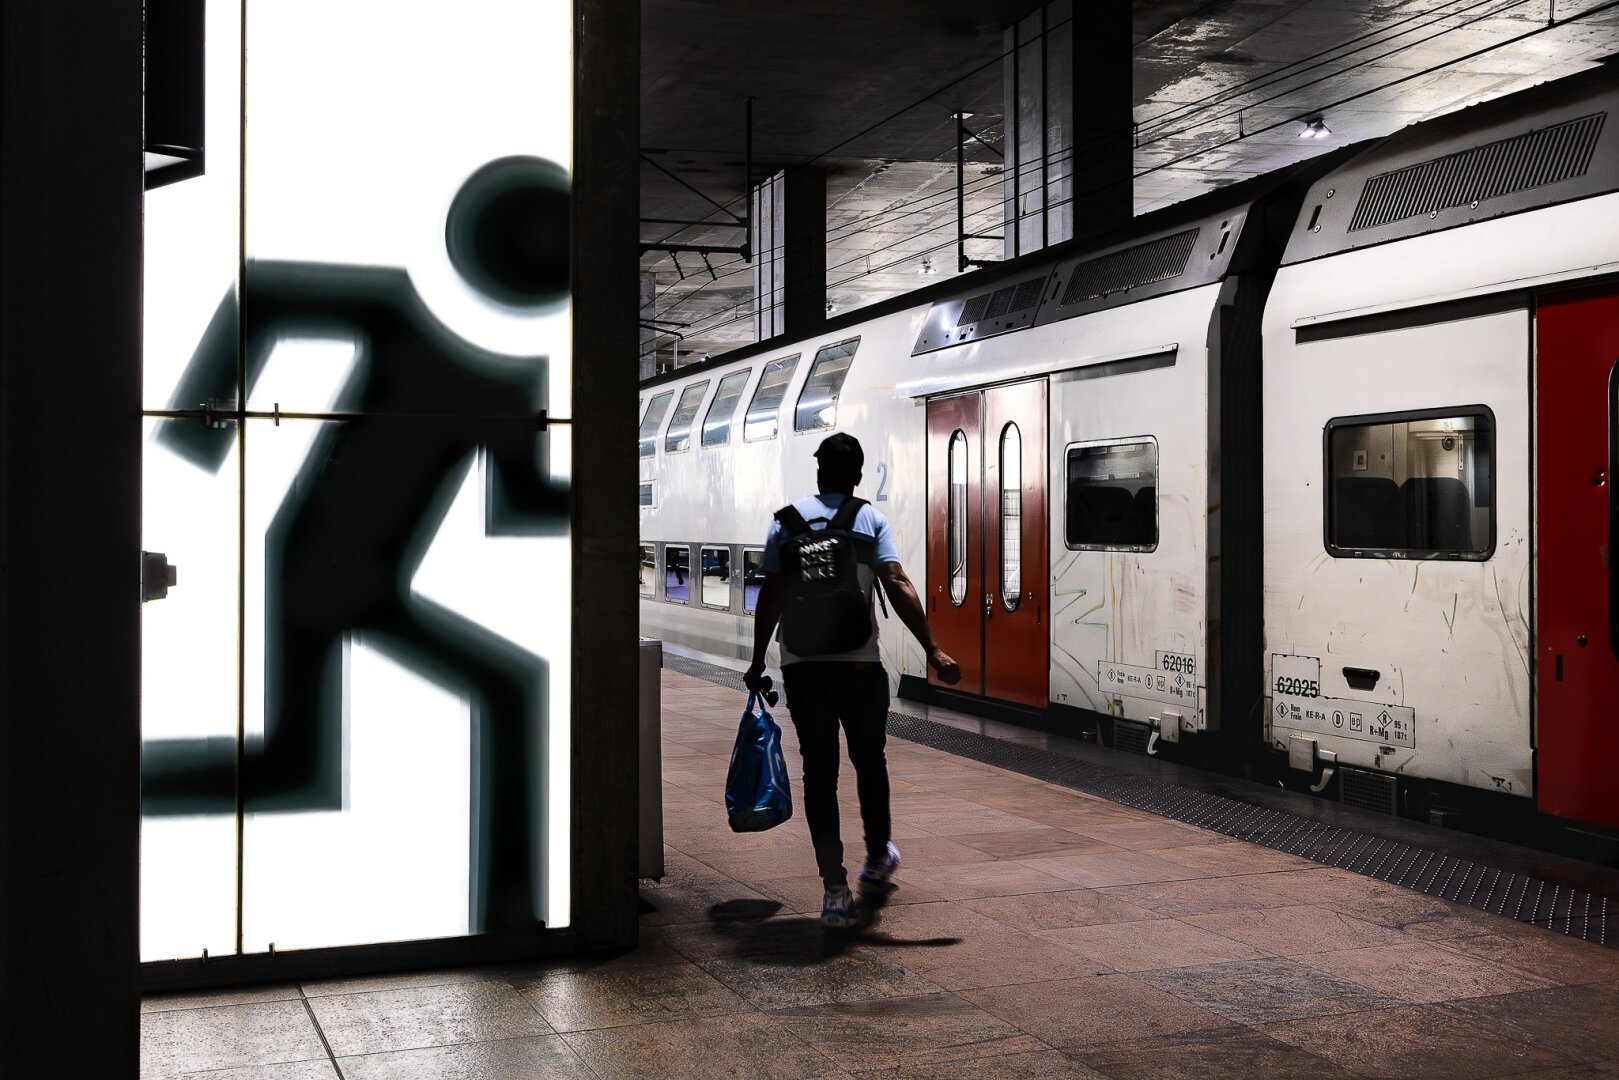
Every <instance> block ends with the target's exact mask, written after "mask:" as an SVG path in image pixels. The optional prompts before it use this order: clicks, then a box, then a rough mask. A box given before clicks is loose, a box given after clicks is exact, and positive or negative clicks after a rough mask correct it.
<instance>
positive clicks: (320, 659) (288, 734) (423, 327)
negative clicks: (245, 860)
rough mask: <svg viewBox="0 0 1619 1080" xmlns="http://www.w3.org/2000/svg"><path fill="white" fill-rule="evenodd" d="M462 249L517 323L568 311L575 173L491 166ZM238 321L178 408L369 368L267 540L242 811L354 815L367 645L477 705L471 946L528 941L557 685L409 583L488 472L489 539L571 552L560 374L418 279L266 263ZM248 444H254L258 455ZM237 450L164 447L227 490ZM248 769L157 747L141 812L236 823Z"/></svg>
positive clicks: (251, 283)
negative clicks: (350, 655)
mask: <svg viewBox="0 0 1619 1080" xmlns="http://www.w3.org/2000/svg"><path fill="white" fill-rule="evenodd" d="M447 240H448V244H449V248H450V253H451V258H452V261H453V262H454V263H455V265H456V267H457V268H458V270H459V271H460V272H461V273H462V275H463V276H464V277H466V278H467V279H468V280H469V281H470V282H472V283H473V284H474V285H476V286H478V287H479V288H480V289H481V290H482V291H483V292H485V293H486V294H489V295H492V296H493V297H495V298H496V299H498V300H500V301H502V302H505V303H508V304H527V305H531V306H537V305H548V304H555V303H558V302H562V301H564V300H565V298H566V292H567V275H568V244H567V240H568V194H567V177H566V174H565V173H564V172H563V170H561V169H560V168H558V167H557V166H555V165H552V164H550V163H548V162H543V161H540V160H538V159H534V158H507V159H503V160H501V161H498V162H494V163H492V164H490V165H487V166H485V167H484V168H483V169H480V170H479V171H478V172H477V173H476V174H474V175H473V177H472V178H471V179H469V180H468V181H467V183H466V185H465V186H464V187H463V188H462V190H461V193H460V194H459V195H458V196H457V198H456V200H455V203H454V204H453V205H452V208H451V212H450V220H449V225H448V228H447ZM240 311H241V316H240V317H241V324H240V327H238V325H237V304H236V300H235V296H234V293H233V294H229V295H227V296H226V297H225V299H224V300H223V301H222V302H221V304H220V306H219V308H218V310H217V312H216V313H215V315H214V317H213V319H212V321H211V322H210V324H209V326H208V328H207V330H206V331H205V332H204V334H203V336H202V339H201V341H200V342H199V344H198V347H197V350H196V353H195V354H194V355H193V357H192V360H191V363H190V365H189V367H188V369H187V371H186V374H185V376H184V377H183V379H182V381H181V385H180V387H179V389H178V390H177V391H176V394H175V407H176V408H193V407H197V406H198V405H200V404H201V403H204V402H219V401H228V402H232V403H234V402H235V400H236V397H237V394H238V392H239V393H240V394H241V395H242V400H244V401H245V400H246V396H247V394H248V392H249V391H250V390H251V388H252V386H253V383H254V381H255V380H256V378H257V376H258V375H259V373H260V372H261V371H262V370H263V368H264V366H265V363H266V361H267V360H268V358H269V355H270V352H271V351H272V350H273V348H274V347H275V345H276V344H277V342H279V341H281V340H284V339H287V338H294V337H340V338H349V339H353V340H354V341H355V342H356V345H357V352H358V355H357V359H356V367H355V370H354V372H353V374H352V375H351V376H350V378H349V379H348V381H347V383H346V385H345V386H344V388H343V390H342V391H341V394H340V397H339V401H338V402H337V404H336V406H335V408H334V409H333V412H335V413H342V414H349V413H352V414H354V415H352V416H348V415H345V416H344V417H343V418H342V419H338V420H329V421H327V422H324V423H323V424H322V430H321V433H320V435H319V436H318V438H317V439H316V441H315V444H314V446H313V448H312V450H311V451H310V454H309V457H308V459H307V460H306V461H305V462H304V464H303V466H302V468H301V469H300V470H299V472H298V475H297V478H296V479H295V481H294V482H293V485H292V488H291V490H290V491H289V493H288V495H287V497H286V500H285V501H284V502H283V504H282V505H281V507H280V508H279V510H278V511H277V513H276V515H275V518H274V520H273V523H272V524H271V527H270V530H269V534H268V536H267V538H266V551H265V565H266V580H265V611H266V614H265V624H266V625H265V643H266V660H265V663H266V671H265V720H264V727H265V731H264V736H263V738H262V740H250V742H249V743H248V744H247V745H246V746H245V747H244V749H243V765H242V773H241V776H240V783H241V786H242V797H243V803H244V806H245V808H246V809H247V810H248V811H249V812H274V811H296V810H314V809H335V808H339V807H341V805H342V800H343V776H344V770H345V762H344V760H343V747H344V736H343V716H342V700H341V694H342V685H341V679H342V675H341V670H340V665H341V655H342V649H341V646H342V643H343V641H344V639H345V638H346V637H349V636H352V635H356V634H359V635H363V636H364V637H365V640H366V642H367V644H369V645H372V646H374V647H376V648H378V649H379V650H380V651H382V652H384V653H385V654H387V655H389V656H391V657H392V658H393V659H395V660H397V661H398V662H399V663H401V664H403V665H404V666H405V667H406V668H407V669H408V670H411V671H414V672H417V673H420V674H422V675H423V676H424V677H426V678H428V679H430V680H431V681H433V682H435V683H437V684H439V685H442V686H445V687H447V688H450V689H453V690H455V691H459V692H460V693H462V694H463V695H465V696H466V697H468V698H470V699H471V701H472V703H473V705H472V712H473V721H472V737H473V754H472V758H473V778H472V779H473V805H472V807H471V821H472V832H473V835H472V837H471V852H472V875H471V878H472V880H471V882H470V883H469V884H470V897H469V904H470V917H471V925H472V928H473V930H474V931H487V930H495V929H518V928H524V927H532V926H534V925H535V905H536V903H537V899H538V896H539V884H540V883H539V881H538V880H537V877H538V873H539V869H538V868H539V867H542V866H543V865H544V859H543V856H544V851H543V843H544V837H545V828H544V823H543V807H544V804H545V800H544V775H545V767H544V766H545V762H544V760H543V754H544V747H545V745H546V740H545V730H546V724H547V722H548V720H547V717H546V701H547V699H546V683H547V670H546V664H545V662H544V661H543V660H541V659H540V658H539V657H537V656H534V655H532V654H530V653H528V652H526V651H525V650H523V649H520V648H519V647H517V646H516V645H514V644H512V643H511V642H509V641H506V640H505V639H503V638H501V637H499V636H497V635H495V634H493V633H491V632H489V631H488V630H486V629H484V628H483V627H481V626H478V625H477V624H475V623H472V622H470V621H469V620H467V619H464V618H462V617H461V616H459V615H456V614H455V613H453V612H451V611H449V610H447V609H445V608H443V607H440V606H438V605H436V604H433V603H430V602H428V601H426V600H424V599H422V598H421V597H418V596H413V595H411V592H410V582H411V579H412V577H413V576H414V574H415V572H416V569H417V567H418V566H419V565H420V564H421V561H422V559H423V557H424V556H425V554H426V551H427V547H428V544H429V543H430V542H431V540H432V538H433V535H434V533H435V531H436V530H437V529H438V527H439V525H440V523H441V522H442V520H443V518H444V515H445V513H446V512H447V511H448V508H449V504H450V502H451V500H452V499H453V497H454V495H455V491H456V487H457V485H458V483H459V481H460V479H461V478H462V477H463V476H465V473H466V467H467V464H468V462H469V460H471V459H472V458H473V457H474V456H475V455H476V456H481V457H482V459H483V461H484V464H485V468H484V475H485V478H486V482H487V485H488V487H487V491H486V494H487V498H486V500H485V505H486V506H487V507H488V515H487V521H486V523H485V527H486V530H487V531H488V533H489V534H490V535H514V534H523V535H542V536H543V535H561V534H564V533H565V532H566V530H567V528H568V520H569V518H568V489H567V485H566V484H565V483H564V482H562V481H557V480H554V479H552V478H551V476H550V472H549V469H548V468H547V467H546V461H545V453H544V446H545V440H544V439H543V438H542V437H541V435H542V433H543V431H544V412H543V409H544V403H545V401H546V385H545V375H546V363H545V359H544V358H543V357H535V358H526V359H516V358H512V357H501V356H498V355H496V354H493V353H488V352H485V351H484V350H481V349H478V348H476V347H474V346H472V345H470V344H468V343H467V342H465V341H463V340H461V339H459V338H457V337H456V336H454V335H453V334H451V333H450V331H449V330H448V329H447V328H446V327H445V326H443V325H442V324H441V323H440V322H439V321H438V320H437V319H436V318H435V317H434V316H433V315H432V314H431V312H429V311H428V309H427V308H426V306H425V305H424V304H423V302H422V300H421V298H420V297H419V296H418V295H417V293H416V291H415V289H414V288H413V287H412V285H411V283H410V280H409V277H408V276H407V275H406V274H405V273H404V271H402V270H395V269H384V268H374V267H359V266H341V265H317V264H305V263H289V262H250V263H248V265H247V267H246V273H245V277H244V288H243V289H242V302H241V305H240ZM238 331H240V343H241V357H242V364H241V374H240V378H241V380H242V382H243V384H244V385H242V386H241V387H240V390H238V386H237V382H238V365H237V355H238ZM287 422H294V423H296V422H305V421H298V420H292V421H287ZM252 435H253V432H252V431H251V430H249V431H246V432H244V433H243V437H244V440H245V445H244V452H246V451H247V450H248V449H249V448H250V446H251V439H252ZM235 437H236V436H235V432H234V431H232V430H230V429H228V428H225V427H211V426H209V425H207V424H203V423H198V422H197V421H196V420H194V419H176V420H170V421H167V422H165V424H164V426H163V427H162V429H161V430H160V432H159V434H158V441H159V442H160V443H161V444H162V445H163V446H165V447H167V448H168V449H170V450H172V451H173V452H175V453H178V454H180V455H182V456H183V457H185V458H187V459H188V460H190V461H192V462H194V463H195V464H197V465H199V466H202V467H204V468H208V469H211V470H217V469H218V468H219V467H220V466H221V465H222V464H223V462H224V460H225V457H226V456H227V455H228V454H229V451H230V446H231V442H232V440H233V439H234V438H235ZM534 602H535V603H544V598H542V597H536V598H535V600H534ZM556 617H557V618H568V617H570V613H568V612H566V611H559V612H557V613H556ZM556 722H565V718H557V720H556ZM236 767H237V759H236V745H235V741H234V740H231V739H218V740H214V739H209V740H202V739H196V740H169V741H154V742H148V743H146V745H145V747H144V760H143V767H142V780H143V789H144V790H143V800H144V811H145V812H146V813H148V814H180V813H217V812H233V811H234V809H235V799H236V783H237V776H236Z"/></svg>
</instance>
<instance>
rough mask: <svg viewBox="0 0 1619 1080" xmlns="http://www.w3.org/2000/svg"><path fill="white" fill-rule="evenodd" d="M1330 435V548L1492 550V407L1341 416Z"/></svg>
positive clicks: (1477, 553) (1431, 554) (1360, 553)
mask: <svg viewBox="0 0 1619 1080" xmlns="http://www.w3.org/2000/svg"><path fill="white" fill-rule="evenodd" d="M1326 442H1327V452H1326V470H1327V476H1326V484H1325V488H1326V504H1327V505H1326V544H1327V551H1328V552H1329V553H1330V554H1332V555H1334V556H1336V557H1338V558H1349V559H1353V558H1373V559H1381V558H1387V557H1389V556H1393V557H1395V558H1442V559H1487V558H1489V557H1490V553H1491V551H1492V550H1493V549H1494V547H1495V499H1494V494H1493V492H1494V487H1495V484H1494V463H1495V417H1494V415H1493V414H1492V413H1491V412H1490V410H1489V409H1487V408H1485V407H1484V406H1482V405H1478V406H1469V407H1465V408H1453V409H1427V410H1423V411H1420V412H1405V413H1390V414H1384V415H1380V416H1351V417H1338V418H1335V419H1333V420H1329V421H1328V422H1327V428H1326Z"/></svg>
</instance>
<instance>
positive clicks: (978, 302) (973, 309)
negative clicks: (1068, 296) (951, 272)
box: [956, 274, 1046, 326]
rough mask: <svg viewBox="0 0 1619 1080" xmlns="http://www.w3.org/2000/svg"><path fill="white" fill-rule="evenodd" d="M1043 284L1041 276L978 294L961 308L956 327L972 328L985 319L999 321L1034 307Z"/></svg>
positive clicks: (1037, 302) (1044, 281) (1043, 279)
mask: <svg viewBox="0 0 1619 1080" xmlns="http://www.w3.org/2000/svg"><path fill="white" fill-rule="evenodd" d="M1045 283H1046V279H1045V275H1043V274H1042V275H1041V276H1040V277H1036V278H1029V279H1028V280H1027V281H1019V282H1017V283H1016V284H1013V285H1003V286H1002V287H1001V288H999V289H996V290H995V291H993V292H986V293H979V294H978V295H977V296H974V297H971V298H969V299H968V301H967V302H966V303H965V304H963V305H962V306H961V314H960V315H958V316H957V317H956V325H957V326H972V325H973V324H975V323H980V322H983V321H984V320H985V319H1000V318H1004V317H1005V316H1007V315H1010V314H1014V313H1016V312H1021V311H1025V310H1027V309H1028V308H1032V307H1035V306H1036V305H1038V304H1039V303H1040V292H1041V289H1042V287H1043V286H1044V285H1045Z"/></svg>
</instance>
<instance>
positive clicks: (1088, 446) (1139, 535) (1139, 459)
mask: <svg viewBox="0 0 1619 1080" xmlns="http://www.w3.org/2000/svg"><path fill="white" fill-rule="evenodd" d="M1067 459H1068V460H1067V482H1066V483H1065V485H1064V498H1065V501H1066V506H1065V514H1064V521H1063V539H1064V541H1065V542H1066V543H1067V545H1068V546H1069V547H1070V548H1074V549H1077V550H1090V551H1152V550H1154V549H1156V548H1157V547H1158V440H1157V439H1155V438H1153V437H1152V436H1150V435H1148V436H1142V437H1138V438H1130V439H1107V440H1103V441H1099V442H1089V443H1073V444H1071V445H1070V446H1069V447H1068V454H1067Z"/></svg>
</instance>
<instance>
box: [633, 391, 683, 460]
mask: <svg viewBox="0 0 1619 1080" xmlns="http://www.w3.org/2000/svg"><path fill="white" fill-rule="evenodd" d="M674 398H675V392H674V391H673V390H670V391H669V392H668V393H666V394H659V395H657V396H656V397H654V398H653V399H652V404H650V405H648V406H647V407H646V415H645V416H643V417H641V456H642V457H651V456H652V455H653V454H654V453H656V452H657V449H658V428H659V426H660V425H662V423H663V414H664V413H665V412H667V411H668V409H669V402H671V401H673V400H674Z"/></svg>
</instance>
